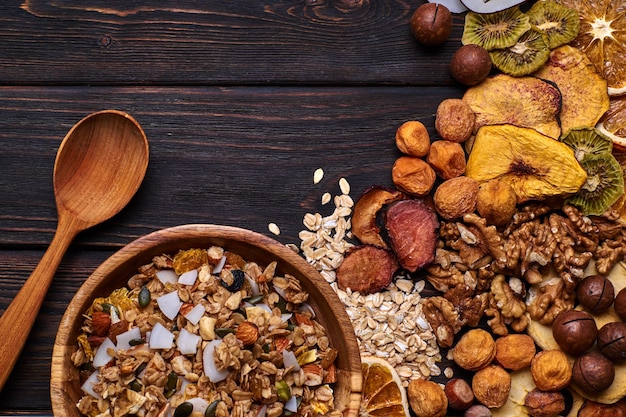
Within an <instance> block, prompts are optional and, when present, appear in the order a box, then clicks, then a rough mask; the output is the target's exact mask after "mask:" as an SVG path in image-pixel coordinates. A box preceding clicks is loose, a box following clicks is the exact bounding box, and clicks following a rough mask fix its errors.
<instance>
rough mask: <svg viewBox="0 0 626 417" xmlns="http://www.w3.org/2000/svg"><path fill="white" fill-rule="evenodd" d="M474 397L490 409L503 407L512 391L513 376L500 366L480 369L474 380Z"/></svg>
mask: <svg viewBox="0 0 626 417" xmlns="http://www.w3.org/2000/svg"><path fill="white" fill-rule="evenodd" d="M472 390H473V391H474V396H475V397H476V399H477V400H478V401H479V402H480V403H481V404H483V405H486V406H487V407H489V408H497V407H502V406H503V405H504V404H505V403H506V402H507V400H508V398H509V392H510V391H511V375H509V373H508V372H507V371H506V370H505V369H504V368H503V367H501V366H500V365H489V366H487V367H486V368H483V369H480V370H479V371H477V372H476V373H475V374H474V377H473V378H472Z"/></svg>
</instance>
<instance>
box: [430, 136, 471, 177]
mask: <svg viewBox="0 0 626 417" xmlns="http://www.w3.org/2000/svg"><path fill="white" fill-rule="evenodd" d="M428 163H429V164H430V166H431V167H432V168H433V169H434V170H435V172H436V173H437V175H439V176H440V177H441V178H443V179H444V180H447V179H450V178H455V177H458V176H459V175H462V174H463V173H464V172H465V165H466V161H465V151H464V150H463V147H462V146H461V144H459V143H456V142H450V141H448V140H436V141H434V142H433V143H432V144H431V145H430V152H429V153H428Z"/></svg>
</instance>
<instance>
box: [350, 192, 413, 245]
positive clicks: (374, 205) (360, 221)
mask: <svg viewBox="0 0 626 417" xmlns="http://www.w3.org/2000/svg"><path fill="white" fill-rule="evenodd" d="M403 198H405V196H404V194H402V193H401V192H400V191H398V190H395V189H386V188H383V187H376V186H374V187H370V188H368V189H367V190H365V192H364V193H363V195H362V196H361V198H359V200H358V201H357V202H356V204H355V205H354V210H353V212H352V219H351V223H352V234H353V235H354V236H356V238H357V239H359V240H360V241H361V243H363V244H365V245H374V246H379V247H381V248H387V243H386V242H385V240H384V239H383V238H382V237H381V235H380V227H378V224H377V217H378V214H379V213H380V211H381V210H382V209H383V207H385V206H386V205H387V204H391V203H393V202H394V201H398V200H401V199H403Z"/></svg>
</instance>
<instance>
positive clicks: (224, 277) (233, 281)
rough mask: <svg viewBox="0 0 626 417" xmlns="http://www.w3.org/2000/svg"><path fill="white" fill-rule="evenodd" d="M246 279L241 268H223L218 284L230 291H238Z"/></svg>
mask: <svg viewBox="0 0 626 417" xmlns="http://www.w3.org/2000/svg"><path fill="white" fill-rule="evenodd" d="M245 281H246V275H245V273H244V272H243V271H242V270H241V269H224V270H222V272H221V273H220V284H222V286H223V287H224V288H226V289H227V290H228V291H230V292H235V291H239V290H240V289H241V287H242V286H243V283H244V282H245Z"/></svg>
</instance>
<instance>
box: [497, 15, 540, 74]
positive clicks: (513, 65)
mask: <svg viewBox="0 0 626 417" xmlns="http://www.w3.org/2000/svg"><path fill="white" fill-rule="evenodd" d="M489 55H490V56H491V61H492V62H493V65H494V66H495V67H496V68H498V69H499V70H500V71H502V72H504V73H505V74H509V75H513V76H515V77H521V76H522V75H528V74H530V73H532V72H535V71H536V70H538V69H539V68H540V67H541V66H542V65H543V64H545V63H546V61H547V60H548V58H549V57H550V48H548V45H547V43H546V38H545V35H544V34H543V32H541V31H540V30H539V29H537V28H535V27H532V28H530V29H529V30H528V31H527V32H526V33H524V34H523V35H522V36H521V37H520V38H519V39H518V41H517V42H516V43H515V44H514V45H512V46H510V47H508V48H504V49H495V50H492V51H490V52H489Z"/></svg>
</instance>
